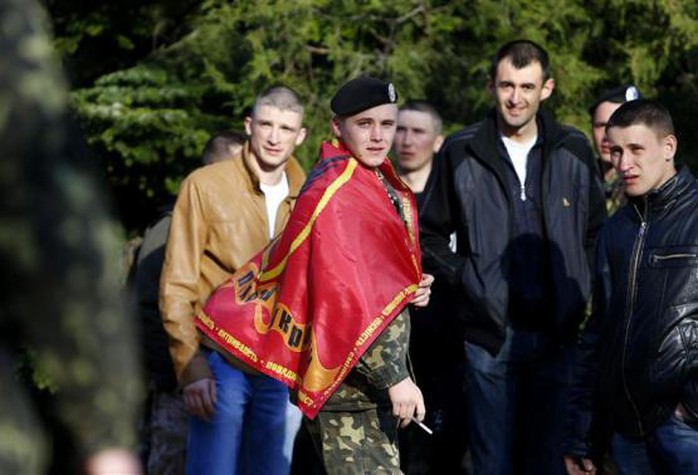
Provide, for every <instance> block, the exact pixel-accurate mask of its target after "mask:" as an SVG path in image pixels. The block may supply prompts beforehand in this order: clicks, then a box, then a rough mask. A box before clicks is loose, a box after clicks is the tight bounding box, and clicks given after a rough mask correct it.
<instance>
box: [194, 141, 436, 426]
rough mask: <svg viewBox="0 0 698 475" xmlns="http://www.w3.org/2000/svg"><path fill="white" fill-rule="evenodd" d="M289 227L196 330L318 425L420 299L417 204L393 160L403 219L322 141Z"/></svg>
mask: <svg viewBox="0 0 698 475" xmlns="http://www.w3.org/2000/svg"><path fill="white" fill-rule="evenodd" d="M321 155H322V156H321V160H320V161H319V162H318V164H317V165H316V166H315V168H314V169H313V171H312V172H311V174H310V176H309V177H308V181H307V182H306V184H305V185H304V187H303V190H302V191H301V194H300V196H299V198H298V201H297V203H296V206H295V208H294V210H293V212H292V213H291V216H290V218H289V222H288V224H287V226H286V229H285V230H284V232H283V233H282V234H281V236H280V237H279V238H277V239H276V240H274V241H273V242H272V243H271V244H270V245H269V246H268V247H267V248H266V249H265V250H264V251H262V252H261V253H259V254H258V255H257V256H255V257H254V258H253V259H252V260H250V261H249V262H248V263H247V264H245V265H244V266H243V267H241V268H240V269H238V271H237V272H236V273H235V274H234V275H233V276H232V277H231V278H230V279H229V280H228V281H227V282H226V283H224V284H223V285H222V286H221V287H219V288H218V289H217V290H216V291H215V292H214V293H213V294H212V295H211V297H210V298H209V300H208V301H207V303H206V305H205V306H204V308H203V310H202V311H201V313H200V314H199V315H198V320H197V326H198V328H199V330H201V331H202V332H203V333H204V334H205V336H206V337H208V338H209V339H211V340H213V341H214V342H215V343H216V344H217V345H218V346H220V347H221V348H223V349H224V350H225V351H226V352H228V353H229V354H230V355H232V356H233V357H235V358H237V359H238V360H240V361H242V362H243V363H245V364H246V365H248V366H250V367H251V368H254V369H255V370H257V371H260V372H262V373H264V374H267V375H269V376H272V377H274V378H276V379H278V380H280V381H282V382H284V383H285V384H287V385H288V386H289V387H290V388H291V389H293V390H296V391H297V392H298V405H299V407H300V409H301V411H303V413H305V414H306V415H307V416H309V417H315V415H316V414H317V412H318V411H319V410H320V407H321V406H322V404H323V403H324V402H325V401H326V400H327V398H329V397H330V395H331V394H332V393H333V392H334V391H335V390H336V389H337V387H338V386H339V384H340V383H341V382H342V381H343V380H344V378H345V377H346V376H347V374H348V372H349V370H351V368H353V366H354V365H355V364H356V362H357V360H358V358H359V357H360V356H361V355H362V354H363V353H364V352H365V351H366V349H367V348H368V347H369V346H370V344H371V343H372V342H373V341H374V340H375V339H376V337H378V335H380V333H381V332H382V331H383V330H384V329H385V327H386V326H387V325H388V324H389V323H390V322H391V321H392V319H393V318H395V316H397V314H398V313H399V312H400V311H401V310H402V308H403V307H404V306H405V305H406V304H407V303H408V302H409V301H410V300H411V299H412V298H413V296H414V292H415V291H416V290H417V285H418V283H419V281H420V278H421V275H422V269H421V255H420V253H419V236H418V228H417V209H416V204H415V201H414V196H413V195H412V193H411V192H410V191H409V189H408V188H407V187H406V186H405V184H404V183H402V181H401V180H400V179H399V178H398V177H397V175H396V174H395V171H394V170H393V168H392V166H391V165H390V162H389V161H388V160H386V161H385V162H384V163H383V164H382V165H381V166H380V167H379V170H380V171H381V173H382V174H383V175H384V177H385V179H386V180H387V181H388V182H389V183H390V184H391V185H392V186H393V187H394V188H395V190H396V192H397V195H398V197H399V199H400V201H401V204H402V208H403V210H404V214H405V222H403V220H402V219H401V218H400V216H399V215H398V213H397V212H396V209H395V207H394V206H393V204H392V202H391V201H390V198H389V196H388V194H387V192H386V190H385V188H384V186H383V185H382V183H381V182H380V180H379V178H378V176H377V174H376V172H375V170H373V169H370V168H366V167H364V166H363V165H362V164H361V163H360V162H358V161H357V160H356V159H354V158H352V157H351V156H350V155H349V153H348V152H347V151H345V150H343V149H341V148H339V145H338V144H336V143H335V144H329V143H324V144H323V146H322V153H321Z"/></svg>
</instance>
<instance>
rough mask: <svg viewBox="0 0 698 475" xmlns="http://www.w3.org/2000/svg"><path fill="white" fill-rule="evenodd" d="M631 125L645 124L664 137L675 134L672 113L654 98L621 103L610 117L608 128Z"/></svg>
mask: <svg viewBox="0 0 698 475" xmlns="http://www.w3.org/2000/svg"><path fill="white" fill-rule="evenodd" d="M631 125H645V126H647V127H649V128H650V129H652V130H654V131H655V132H656V133H657V135H659V136H662V137H666V136H667V135H673V134H674V121H673V120H672V119H671V114H670V113H669V111H668V110H667V108H666V107H664V105H662V104H661V103H660V102H659V101H656V100H653V99H637V100H634V101H629V102H626V103H625V104H623V105H621V106H620V107H619V108H618V109H617V110H616V111H615V112H614V113H613V115H611V117H610V118H609V119H608V122H607V123H606V130H607V131H608V129H610V128H611V127H630V126H631Z"/></svg>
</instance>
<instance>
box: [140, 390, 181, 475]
mask: <svg viewBox="0 0 698 475" xmlns="http://www.w3.org/2000/svg"><path fill="white" fill-rule="evenodd" d="M149 401H150V406H149V408H148V411H147V415H146V420H145V421H144V425H143V428H142V443H143V444H144V446H145V447H144V448H143V449H144V451H145V455H144V459H145V460H144V462H145V464H146V467H147V471H146V473H148V474H149V475H183V474H184V467H185V461H186V449H187V432H188V427H189V413H188V412H187V411H186V409H185V407H184V398H183V397H182V394H181V393H178V392H166V391H158V390H152V392H151V394H150V398H149Z"/></svg>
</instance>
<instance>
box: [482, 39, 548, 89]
mask: <svg viewBox="0 0 698 475" xmlns="http://www.w3.org/2000/svg"><path fill="white" fill-rule="evenodd" d="M505 58H509V59H510V60H511V63H512V64H513V65H514V67H515V68H516V69H522V68H525V67H526V66H528V65H529V64H531V63H532V62H534V61H538V62H539V63H540V65H541V68H542V69H543V80H544V81H547V80H548V79H550V58H549V57H548V52H547V51H545V49H543V47H542V46H540V45H539V44H538V43H534V42H533V41H531V40H514V41H510V42H509V43H506V44H505V45H504V46H502V47H501V48H499V50H497V54H495V55H494V58H492V64H491V65H490V77H491V78H492V79H493V80H494V78H495V77H496V76H497V67H498V66H499V63H501V62H502V60H503V59H505Z"/></svg>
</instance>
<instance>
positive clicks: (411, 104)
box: [400, 100, 443, 135]
mask: <svg viewBox="0 0 698 475" xmlns="http://www.w3.org/2000/svg"><path fill="white" fill-rule="evenodd" d="M400 111H417V112H424V113H425V114H429V116H430V117H431V120H432V121H433V122H434V133H436V134H437V135H438V134H440V133H441V131H442V130H443V120H441V115H440V114H439V111H437V110H436V107H434V106H433V105H431V104H430V103H428V102H427V101H423V100H412V101H407V102H405V103H404V104H403V105H402V106H400Z"/></svg>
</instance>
